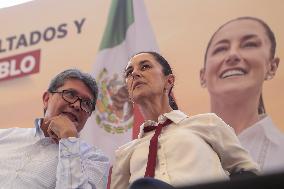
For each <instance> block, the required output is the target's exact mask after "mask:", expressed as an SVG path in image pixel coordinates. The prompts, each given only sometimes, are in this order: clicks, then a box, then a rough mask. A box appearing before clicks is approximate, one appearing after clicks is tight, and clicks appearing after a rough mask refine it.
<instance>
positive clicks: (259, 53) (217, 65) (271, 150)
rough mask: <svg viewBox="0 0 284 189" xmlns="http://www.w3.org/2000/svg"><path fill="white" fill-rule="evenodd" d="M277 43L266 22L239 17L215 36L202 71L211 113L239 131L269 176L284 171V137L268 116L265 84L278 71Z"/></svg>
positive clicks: (244, 144) (245, 143)
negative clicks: (265, 101) (263, 95)
mask: <svg viewBox="0 0 284 189" xmlns="http://www.w3.org/2000/svg"><path fill="white" fill-rule="evenodd" d="M275 51H276V40H275V35H274V33H273V32H272V30H271V28H270V27H269V26H268V25H267V24H266V23H265V22H264V21H263V20H261V19H259V18H255V17H239V18H236V19H233V20H230V21H228V22H226V23H225V24H223V25H222V26H221V27H219V28H218V29H217V31H216V32H215V33H214V34H213V35H212V37H211V39H210V41H209V43H208V45H207V49H206V52H205V58H204V66H203V68H202V69H201V70H200V83H201V86H202V87H204V88H207V90H208V92H209V96H210V106H211V112H213V113H215V114H217V115H218V116H219V117H220V118H222V119H223V120H224V121H225V122H226V123H227V124H229V125H230V126H231V127H233V128H234V130H235V132H236V134H237V135H238V138H239V139H240V142H241V144H242V145H243V146H244V147H245V148H246V149H247V150H248V151H249V153H250V154H251V156H252V157H253V158H254V160H255V161H256V162H257V163H258V164H259V165H260V168H261V169H262V171H263V172H264V173H269V172H276V171H282V170H284V161H283V158H282V157H283V156H284V135H283V133H281V132H280V130H279V129H278V128H277V127H276V126H275V125H274V123H273V122H272V119H271V118H270V117H269V116H268V115H267V114H266V111H265V108H264V103H263V99H262V93H263V90H262V89H263V83H264V82H265V81H268V80H271V79H272V78H273V77H274V76H275V74H276V71H277V68H278V65H279V62H280V60H279V58H278V57H276V56H275Z"/></svg>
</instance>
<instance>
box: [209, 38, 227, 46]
mask: <svg viewBox="0 0 284 189" xmlns="http://www.w3.org/2000/svg"><path fill="white" fill-rule="evenodd" d="M223 43H229V40H228V39H222V40H220V41H218V42H217V43H215V44H214V45H213V46H214V47H215V46H216V45H219V44H223Z"/></svg>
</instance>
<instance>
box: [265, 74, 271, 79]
mask: <svg viewBox="0 0 284 189" xmlns="http://www.w3.org/2000/svg"><path fill="white" fill-rule="evenodd" d="M272 78H273V76H272V75H270V74H267V75H266V76H265V78H264V79H265V80H270V79H272Z"/></svg>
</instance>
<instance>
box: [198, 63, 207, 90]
mask: <svg viewBox="0 0 284 189" xmlns="http://www.w3.org/2000/svg"><path fill="white" fill-rule="evenodd" d="M199 79H200V85H201V87H202V88H205V87H206V86H207V85H206V79H205V68H201V69H200V72H199Z"/></svg>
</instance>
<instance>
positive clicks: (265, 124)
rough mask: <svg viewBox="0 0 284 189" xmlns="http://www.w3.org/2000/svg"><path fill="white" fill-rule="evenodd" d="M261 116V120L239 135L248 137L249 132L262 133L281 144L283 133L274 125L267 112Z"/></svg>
mask: <svg viewBox="0 0 284 189" xmlns="http://www.w3.org/2000/svg"><path fill="white" fill-rule="evenodd" d="M261 118H262V119H261V120H259V121H258V122H256V123H255V124H253V125H252V126H251V127H248V128H247V129H245V130H244V131H242V132H241V133H240V134H239V136H238V137H239V138H242V137H246V136H247V135H248V134H249V133H262V134H263V135H264V136H265V137H266V138H267V139H268V140H270V141H271V142H273V143H275V144H280V142H279V141H280V140H281V137H282V134H281V132H280V131H279V130H278V128H277V127H276V126H275V125H274V123H273V121H272V119H271V118H270V117H269V116H267V115H266V114H263V115H262V116H261Z"/></svg>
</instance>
